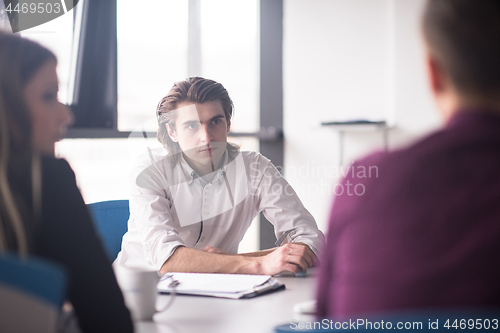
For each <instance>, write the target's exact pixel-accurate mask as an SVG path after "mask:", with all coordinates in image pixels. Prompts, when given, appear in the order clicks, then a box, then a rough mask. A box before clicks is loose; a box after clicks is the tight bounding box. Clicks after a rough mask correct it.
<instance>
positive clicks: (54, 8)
mask: <svg viewBox="0 0 500 333" xmlns="http://www.w3.org/2000/svg"><path fill="white" fill-rule="evenodd" d="M5 10H6V11H7V12H8V13H12V12H17V13H23V14H27V13H31V14H34V13H40V14H42V13H48V14H51V13H55V14H59V13H60V12H61V10H62V8H61V4H60V3H54V4H52V3H49V2H48V3H44V2H39V3H34V2H32V3H29V4H28V3H23V4H22V5H19V3H18V4H17V5H16V7H14V9H12V4H11V3H9V5H8V6H7V8H5Z"/></svg>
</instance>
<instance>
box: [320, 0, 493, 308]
mask: <svg viewBox="0 0 500 333" xmlns="http://www.w3.org/2000/svg"><path fill="white" fill-rule="evenodd" d="M423 32H424V39H425V44H426V51H427V52H426V54H427V56H426V64H427V68H428V73H429V83H430V86H431V88H432V91H433V94H434V98H435V100H436V102H437V105H438V108H439V109H440V111H441V112H442V113H443V115H444V117H445V119H446V125H445V126H444V127H443V128H442V129H441V130H439V131H437V132H435V133H433V134H431V135H430V136H428V137H426V138H424V139H423V140H421V141H419V142H417V143H416V144H414V145H412V146H410V147H408V148H405V149H401V150H397V151H393V152H390V153H377V154H373V155H370V156H368V157H366V158H365V159H362V160H361V161H358V162H357V163H354V164H353V165H352V166H351V169H350V172H348V174H347V176H346V177H345V178H344V179H343V181H342V183H341V185H342V186H343V188H344V189H345V191H344V193H340V192H341V191H340V189H341V187H338V188H337V191H336V192H337V193H336V194H340V195H337V196H336V198H335V201H334V204H333V207H332V210H331V215H330V222H329V230H328V235H327V246H326V248H325V250H324V253H323V258H322V260H321V267H320V272H319V281H318V288H317V300H318V305H317V306H318V313H317V314H318V316H319V317H334V316H336V317H342V316H353V315H360V314H369V313H391V311H392V312H397V311H413V310H425V309H428V310H430V309H433V310H435V309H457V308H461V309H463V308H471V307H472V308H484V307H486V308H497V309H498V308H499V307H500V265H499V263H500V61H499V59H500V43H498V39H499V36H500V1H494V0H475V1H470V0H429V1H428V2H427V5H426V8H425V12H424V17H423ZM369 171H371V172H369ZM347 189H350V191H347Z"/></svg>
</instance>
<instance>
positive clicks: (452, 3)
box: [423, 0, 500, 99]
mask: <svg viewBox="0 0 500 333" xmlns="http://www.w3.org/2000/svg"><path fill="white" fill-rule="evenodd" d="M423 32H424V38H425V40H426V42H427V45H428V47H429V52H430V53H431V55H432V56H433V57H434V58H435V59H436V61H438V62H439V64H440V65H441V66H442V67H443V69H444V70H445V71H446V73H447V75H448V76H449V78H450V79H451V82H452V83H453V85H454V87H455V88H456V89H457V92H458V93H459V94H461V95H466V96H473V97H479V98H486V99H497V98H498V93H499V92H500V64H499V61H500V43H499V38H500V1H498V0H428V1H427V5H426V8H425V11H424V16H423Z"/></svg>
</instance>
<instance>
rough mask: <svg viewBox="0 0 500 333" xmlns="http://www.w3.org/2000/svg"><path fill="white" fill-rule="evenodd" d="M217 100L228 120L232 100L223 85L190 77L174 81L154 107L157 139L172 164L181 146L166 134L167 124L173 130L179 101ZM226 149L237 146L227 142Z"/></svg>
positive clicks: (176, 159) (175, 160)
mask: <svg viewBox="0 0 500 333" xmlns="http://www.w3.org/2000/svg"><path fill="white" fill-rule="evenodd" d="M214 100H219V101H220V102H221V104H222V109H223V110H224V114H225V115H226V120H227V121H228V122H229V121H230V120H231V117H232V116H233V108H234V105H233V101H232V100H231V98H230V97H229V94H228V92H227V90H226V88H224V86H223V85H222V84H220V83H218V82H215V81H213V80H209V79H204V78H202V77H190V78H187V79H186V80H184V81H179V82H176V83H174V85H173V87H172V88H171V89H170V91H169V92H168V94H167V95H166V96H165V97H163V98H162V99H161V101H160V103H158V106H157V108H156V118H157V120H158V132H157V138H158V141H160V143H161V144H162V145H163V146H164V147H165V149H166V150H167V151H168V153H169V155H170V156H171V157H172V162H173V163H174V165H175V164H176V163H177V162H179V159H180V154H181V148H180V146H179V143H177V142H174V141H172V139H171V138H170V136H169V135H168V131H167V126H166V124H168V125H169V126H170V128H172V129H174V130H175V120H176V118H177V111H176V110H177V109H178V105H179V104H180V103H184V102H188V103H199V104H202V103H206V102H210V101H214ZM228 149H231V150H237V149H238V147H237V146H236V145H233V144H229V143H228Z"/></svg>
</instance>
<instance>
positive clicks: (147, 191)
mask: <svg viewBox="0 0 500 333" xmlns="http://www.w3.org/2000/svg"><path fill="white" fill-rule="evenodd" d="M223 159H224V163H223V167H221V168H219V169H218V170H216V171H215V172H214V173H213V174H212V175H210V177H206V178H211V177H212V176H213V179H212V181H210V182H206V181H204V180H203V178H201V177H199V176H198V175H197V174H196V172H195V171H194V170H193V169H192V168H191V167H190V166H189V165H188V164H187V163H186V161H185V160H184V159H181V161H180V162H178V163H176V164H175V165H173V163H172V159H171V158H170V157H169V156H168V155H167V153H166V151H164V150H163V149H162V150H160V151H151V152H150V153H149V154H146V155H144V156H142V157H141V158H139V160H138V164H137V165H136V167H135V168H134V170H133V172H132V184H131V196H130V219H129V221H128V231H127V233H126V234H125V235H124V236H123V242H122V250H121V252H120V253H119V254H118V257H117V259H116V260H115V263H114V264H115V265H125V266H129V267H137V268H146V269H155V270H160V268H161V267H162V265H163V264H164V263H165V261H167V259H168V258H169V257H170V256H171V255H172V254H173V253H174V251H175V249H176V248H177V247H179V246H187V247H190V248H195V249H203V248H204V247H206V246H213V247H216V248H219V249H221V250H223V251H226V252H229V253H237V252H238V245H239V243H240V241H241V240H242V239H243V236H244V234H245V232H246V231H247V229H248V227H249V226H250V224H251V222H252V220H253V219H254V218H255V217H256V216H257V215H258V214H259V213H260V212H263V214H264V216H265V217H266V218H267V219H268V220H269V221H270V222H271V223H272V224H273V225H274V231H275V235H276V238H278V239H280V237H282V236H285V235H286V237H285V239H284V240H283V243H287V242H301V243H304V244H307V245H308V246H309V247H310V248H311V250H312V251H313V252H314V253H315V254H316V256H318V255H319V250H320V248H322V246H323V244H324V235H323V234H322V232H321V231H320V230H319V229H318V227H317V225H316V222H315V221H314V218H313V217H312V215H311V214H310V213H309V212H308V211H307V210H306V209H305V208H304V206H303V205H302V203H301V202H300V200H299V198H298V197H297V194H296V193H295V191H294V190H293V189H292V188H291V186H290V185H289V184H288V182H287V181H286V180H285V179H284V178H283V177H282V176H281V174H280V173H279V171H278V170H277V169H276V168H275V167H274V165H273V164H272V163H271V161H270V160H268V159H267V158H265V157H264V156H262V155H261V154H259V153H256V152H239V151H237V152H234V151H230V150H226V152H225V154H224V157H223ZM282 238H283V237H282Z"/></svg>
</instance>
